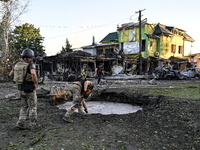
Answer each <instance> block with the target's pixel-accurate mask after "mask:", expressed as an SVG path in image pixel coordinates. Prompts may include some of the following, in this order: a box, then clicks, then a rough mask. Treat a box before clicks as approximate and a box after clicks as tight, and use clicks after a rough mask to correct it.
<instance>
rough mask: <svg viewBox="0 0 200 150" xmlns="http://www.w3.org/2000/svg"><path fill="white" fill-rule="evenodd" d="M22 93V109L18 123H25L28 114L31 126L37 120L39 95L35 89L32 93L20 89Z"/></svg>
mask: <svg viewBox="0 0 200 150" xmlns="http://www.w3.org/2000/svg"><path fill="white" fill-rule="evenodd" d="M20 95H21V109H20V114H19V120H18V122H17V124H21V125H24V122H25V121H26V118H27V116H29V120H30V124H29V126H34V125H36V122H37V96H36V91H35V90H34V91H33V92H31V93H25V92H24V91H20Z"/></svg>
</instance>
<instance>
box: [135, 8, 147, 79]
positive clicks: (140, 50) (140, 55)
mask: <svg viewBox="0 0 200 150" xmlns="http://www.w3.org/2000/svg"><path fill="white" fill-rule="evenodd" d="M144 10H146V9H143V10H139V11H138V12H136V13H139V17H138V21H139V61H140V73H139V74H140V75H142V54H141V52H142V32H141V31H142V27H141V26H142V25H141V12H142V11H144Z"/></svg>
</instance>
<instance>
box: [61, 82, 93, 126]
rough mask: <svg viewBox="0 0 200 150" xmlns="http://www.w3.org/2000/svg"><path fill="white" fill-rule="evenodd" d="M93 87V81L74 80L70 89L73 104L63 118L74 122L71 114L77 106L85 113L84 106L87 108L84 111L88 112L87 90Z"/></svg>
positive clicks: (80, 111)
mask: <svg viewBox="0 0 200 150" xmlns="http://www.w3.org/2000/svg"><path fill="white" fill-rule="evenodd" d="M93 87H94V85H93V83H92V82H91V81H86V80H84V79H80V81H76V82H73V83H72V84H71V85H70V87H69V88H70V89H69V91H71V92H72V95H73V101H72V102H73V104H72V105H71V107H70V108H69V109H68V110H67V112H66V113H65V115H64V117H63V118H62V119H63V120H65V121H66V122H68V123H72V122H73V120H71V119H70V115H72V114H73V113H74V111H75V110H76V109H77V108H78V112H79V113H80V114H81V115H85V113H84V112H83V107H84V108H85V109H84V111H85V112H86V113H88V109H87V106H86V103H85V99H86V98H87V97H88V96H89V95H88V93H87V90H88V89H89V90H90V91H91V90H92V89H93ZM77 106H78V107H77Z"/></svg>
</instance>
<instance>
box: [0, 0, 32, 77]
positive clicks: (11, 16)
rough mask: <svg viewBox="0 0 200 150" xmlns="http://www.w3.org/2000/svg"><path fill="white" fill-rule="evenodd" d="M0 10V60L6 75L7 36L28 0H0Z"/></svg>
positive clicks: (22, 12) (23, 10) (25, 8)
mask: <svg viewBox="0 0 200 150" xmlns="http://www.w3.org/2000/svg"><path fill="white" fill-rule="evenodd" d="M0 1H1V11H0V22H1V23H0V28H1V29H0V30H1V32H0V38H1V39H0V40H1V42H0V48H1V49H0V51H1V52H0V53H2V54H3V55H2V57H1V58H0V59H1V62H3V64H4V66H3V68H4V73H5V74H4V75H6V72H7V70H6V68H7V62H8V55H9V53H8V52H9V36H10V33H11V31H12V27H13V26H14V24H15V23H16V22H17V21H18V20H19V18H20V16H21V15H23V14H24V13H25V12H26V10H27V8H28V5H29V2H30V0H24V1H23V2H22V1H21V0H0Z"/></svg>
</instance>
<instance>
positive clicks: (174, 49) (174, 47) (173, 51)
mask: <svg viewBox="0 0 200 150" xmlns="http://www.w3.org/2000/svg"><path fill="white" fill-rule="evenodd" d="M171 53H176V45H175V44H172V45H171Z"/></svg>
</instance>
